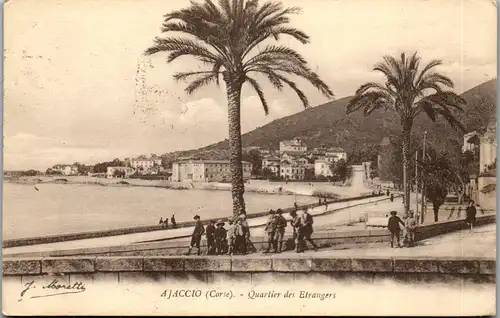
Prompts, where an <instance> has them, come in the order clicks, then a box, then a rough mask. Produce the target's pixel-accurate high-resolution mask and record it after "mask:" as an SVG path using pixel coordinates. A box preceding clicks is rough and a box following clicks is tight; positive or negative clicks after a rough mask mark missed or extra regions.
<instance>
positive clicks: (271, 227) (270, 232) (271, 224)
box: [264, 210, 276, 253]
mask: <svg viewBox="0 0 500 318" xmlns="http://www.w3.org/2000/svg"><path fill="white" fill-rule="evenodd" d="M265 231H266V233H267V249H266V250H265V251H264V253H269V252H272V253H274V252H276V244H275V241H274V236H275V235H276V215H275V214H274V211H273V210H270V211H269V219H268V220H267V223H266V228H265ZM271 249H272V251H271Z"/></svg>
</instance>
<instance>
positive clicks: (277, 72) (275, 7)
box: [145, 0, 333, 214]
mask: <svg viewBox="0 0 500 318" xmlns="http://www.w3.org/2000/svg"><path fill="white" fill-rule="evenodd" d="M299 12H300V9H299V8H296V7H293V8H284V7H283V5H282V3H281V2H278V1H271V2H266V3H265V4H263V5H262V6H260V5H259V3H258V1H257V0H248V1H245V0H219V1H218V5H216V4H215V3H214V2H213V1H212V0H205V1H204V2H203V3H197V2H194V1H191V3H190V5H189V6H188V7H187V8H184V9H181V10H177V11H173V12H171V13H168V14H166V15H165V16H164V22H163V26H162V29H161V30H162V32H163V33H169V32H178V33H181V35H182V36H166V37H164V38H159V37H157V38H155V40H154V44H153V45H152V46H151V47H150V48H149V49H147V50H146V52H145V54H146V55H151V54H155V53H158V52H163V51H166V52H169V55H168V59H167V62H172V61H174V60H176V59H177V58H179V57H181V56H191V57H194V58H196V59H197V60H198V61H200V62H202V63H203V64H205V65H206V66H207V70H205V71H195V72H182V73H177V74H174V75H173V76H174V78H175V79H176V80H189V81H190V83H189V85H188V86H187V87H186V88H185V91H186V93H188V94H191V93H193V92H194V91H196V90H197V89H199V88H201V87H202V86H205V85H208V84H210V83H215V84H217V85H219V79H220V77H221V76H222V79H223V80H224V82H225V85H226V93H227V101H228V121H229V148H230V162H231V175H232V177H231V183H232V198H233V213H234V214H240V213H245V202H244V200H243V193H244V185H243V171H242V166H241V156H242V149H241V122H240V111H241V107H240V106H241V90H242V86H243V84H244V83H248V84H250V86H251V87H253V89H254V90H255V91H256V93H257V95H258V96H259V98H260V101H261V103H262V106H263V108H264V112H265V113H266V114H268V112H269V109H268V104H267V102H266V98H265V96H264V92H263V90H262V87H261V85H260V83H259V82H258V81H257V80H256V79H255V77H251V75H252V74H262V75H264V76H265V77H267V79H268V80H269V81H270V82H271V84H272V85H273V86H274V87H275V88H276V89H278V90H280V91H281V90H282V89H283V87H284V86H288V87H289V88H291V89H292V90H293V91H295V93H296V94H297V95H298V97H299V99H300V100H301V101H302V103H303V104H304V106H305V107H308V106H309V102H308V99H307V97H306V95H305V94H304V93H303V92H302V91H301V90H300V89H299V88H298V87H297V85H296V83H295V82H294V81H293V80H292V79H291V78H290V76H291V75H292V76H297V77H301V78H304V79H306V80H307V81H309V82H310V83H311V84H312V85H313V86H314V87H316V88H317V89H318V90H319V91H320V92H321V93H323V94H324V95H325V96H327V97H330V98H331V97H333V93H332V91H331V90H330V88H328V86H327V85H326V84H325V83H324V82H323V81H322V80H321V79H320V77H319V76H318V75H317V74H316V73H315V72H313V71H312V70H311V69H310V68H309V67H308V66H307V62H306V60H305V59H304V57H302V56H301V55H300V54H299V53H298V52H296V51H295V50H293V49H291V48H288V47H286V46H281V45H271V44H264V43H263V42H268V43H269V42H270V41H272V40H275V41H277V40H279V39H280V36H282V35H287V36H291V37H292V38H294V39H296V40H298V41H299V42H300V43H302V44H306V43H308V42H309V37H308V36H307V35H306V34H305V33H304V32H302V31H300V30H298V29H295V28H293V27H291V26H289V24H288V23H289V21H290V18H289V16H290V15H291V14H296V13H299ZM259 44H261V45H262V46H263V47H262V48H260V47H259Z"/></svg>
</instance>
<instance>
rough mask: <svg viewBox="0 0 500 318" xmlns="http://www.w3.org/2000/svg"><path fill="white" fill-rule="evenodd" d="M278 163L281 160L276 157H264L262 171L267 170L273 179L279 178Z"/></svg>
mask: <svg viewBox="0 0 500 318" xmlns="http://www.w3.org/2000/svg"><path fill="white" fill-rule="evenodd" d="M280 163H281V159H280V158H278V157H276V156H269V157H264V159H263V160H262V170H263V171H264V169H268V170H269V172H270V173H271V175H272V176H273V177H279V175H280Z"/></svg>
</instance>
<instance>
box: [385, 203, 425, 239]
mask: <svg viewBox="0 0 500 318" xmlns="http://www.w3.org/2000/svg"><path fill="white" fill-rule="evenodd" d="M397 214H398V213H397V212H396V211H391V216H390V217H389V221H388V222H387V228H388V229H389V232H391V247H392V248H394V246H396V247H402V246H401V243H400V240H401V226H400V225H402V226H403V228H404V230H405V241H406V242H407V245H408V247H413V246H415V232H416V229H417V226H418V220H417V219H416V218H415V214H414V213H413V211H409V212H408V215H407V216H406V217H405V218H404V219H405V221H404V222H403V220H401V218H400V217H399V216H398V215H397ZM394 243H396V244H394Z"/></svg>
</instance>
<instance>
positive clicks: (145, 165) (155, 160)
mask: <svg viewBox="0 0 500 318" xmlns="http://www.w3.org/2000/svg"><path fill="white" fill-rule="evenodd" d="M128 164H129V165H130V166H131V167H132V168H134V169H137V170H142V171H148V170H150V169H151V168H153V167H155V166H161V158H159V157H155V156H153V157H150V158H147V157H144V156H140V157H137V158H133V159H130V161H129V163H128Z"/></svg>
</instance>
